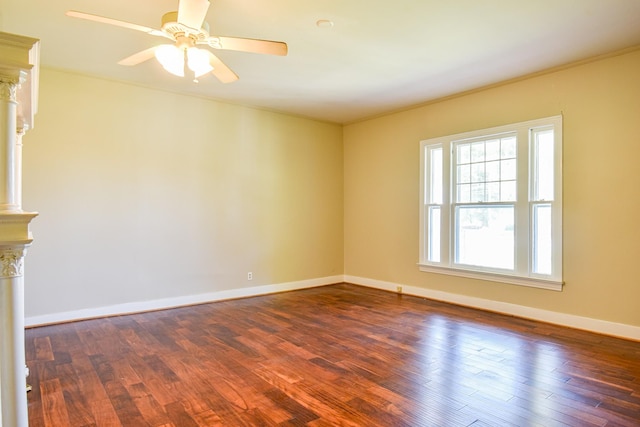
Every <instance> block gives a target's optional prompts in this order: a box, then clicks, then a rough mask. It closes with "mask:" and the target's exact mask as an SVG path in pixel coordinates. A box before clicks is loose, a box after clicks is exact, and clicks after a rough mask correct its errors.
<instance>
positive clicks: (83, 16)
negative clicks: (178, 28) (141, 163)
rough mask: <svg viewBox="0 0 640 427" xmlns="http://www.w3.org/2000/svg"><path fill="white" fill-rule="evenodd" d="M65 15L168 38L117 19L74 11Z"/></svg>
mask: <svg viewBox="0 0 640 427" xmlns="http://www.w3.org/2000/svg"><path fill="white" fill-rule="evenodd" d="M65 15H67V16H70V17H72V18H79V19H86V20H87V21H94V22H100V23H102V24H108V25H115V26H116V27H122V28H128V29H130V30H135V31H141V32H143V33H147V34H151V35H152V36H158V37H167V38H171V37H168V36H167V35H166V34H165V33H163V32H162V31H160V30H156V29H154V28H149V27H145V26H144V25H138V24H133V23H131V22H126V21H120V20H117V19H111V18H106V17H104V16H100V15H93V14H91V13H84V12H78V11H76V10H68V11H67V12H65Z"/></svg>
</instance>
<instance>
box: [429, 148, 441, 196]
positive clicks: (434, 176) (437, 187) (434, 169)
mask: <svg viewBox="0 0 640 427" xmlns="http://www.w3.org/2000/svg"><path fill="white" fill-rule="evenodd" d="M429 152H430V154H431V164H430V171H431V179H430V180H429V181H430V183H431V191H430V192H429V194H430V196H429V197H430V201H431V203H436V204H442V185H443V183H442V147H438V148H432V149H430V150H429Z"/></svg>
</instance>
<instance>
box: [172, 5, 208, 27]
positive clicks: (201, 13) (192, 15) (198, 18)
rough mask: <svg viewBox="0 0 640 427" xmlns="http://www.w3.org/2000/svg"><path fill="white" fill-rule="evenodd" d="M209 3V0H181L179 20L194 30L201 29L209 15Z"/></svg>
mask: <svg viewBox="0 0 640 427" xmlns="http://www.w3.org/2000/svg"><path fill="white" fill-rule="evenodd" d="M209 4H210V3H209V0H180V2H179V4H178V22H179V23H180V24H182V25H186V26H187V27H189V28H193V29H194V30H199V29H200V28H202V23H203V22H204V18H205V17H206V16H207V11H208V10H209Z"/></svg>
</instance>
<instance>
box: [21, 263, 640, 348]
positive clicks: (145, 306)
mask: <svg viewBox="0 0 640 427" xmlns="http://www.w3.org/2000/svg"><path fill="white" fill-rule="evenodd" d="M342 282H347V283H353V284H354V285H360V286H366V287H369V288H375V289H381V290H385V291H391V292H396V291H397V287H398V286H402V293H404V294H407V295H412V296H418V297H424V298H429V299H433V300H437V301H442V302H448V303H452V304H458V305H463V306H467V307H472V308H478V309H481V310H488V311H494V312H497V313H503V314H509V315H512V316H517V317H522V318H525V319H531V320H538V321H541V322H546V323H553V324H556V325H560V326H567V327H570V328H576V329H582V330H585V331H590V332H596V333H600V334H605V335H611V336H615V337H620V338H625V339H630V340H634V341H640V327H638V326H632V325H626V324H623V323H615V322H608V321H606V320H599V319H592V318H589V317H582V316H575V315H572V314H566V313H558V312H555V311H548V310H542V309H539V308H533V307H526V306H523V305H517V304H511V303H506V302H500V301H493V300H488V299H483V298H477V297H470V296H466V295H459V294H453V293H449V292H443V291H436V290H433V289H425V288H420V287H417V286H408V285H405V284H402V283H393V282H386V281H382V280H375V279H369V278H365V277H358V276H349V275H345V276H343V275H337V276H329V277H321V278H317V279H309V280H301V281H296V282H287V283H279V284H275V285H264V286H255V287H251V288H239V289H229V290H225V291H218V292H210V293H206V294H198V295H187V296H181V297H175V298H164V299H158V300H152V301H140V302H131V303H125V304H117V305H111V306H105V307H96V308H88V309H82V310H74V311H65V312H61V313H52V314H45V315H41V316H30V317H27V318H26V319H25V325H26V326H27V327H33V326H40V325H47V324H52V323H63V322H71V321H76V320H83V319H93V318H96V317H106V316H115V315H120V314H131V313H140V312H144V311H152V310H162V309H167V308H175V307H181V306H187V305H194V304H203V303H207V302H214V301H222V300H227V299H234V298H245V297H252V296H258V295H266V294H272V293H277V292H285V291H294V290H298V289H306V288H313V287H317V286H326V285H331V284H334V283H342Z"/></svg>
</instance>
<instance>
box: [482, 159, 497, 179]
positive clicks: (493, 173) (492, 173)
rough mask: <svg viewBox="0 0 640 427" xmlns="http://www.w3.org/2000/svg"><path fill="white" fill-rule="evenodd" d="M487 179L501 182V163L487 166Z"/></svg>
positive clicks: (490, 163) (492, 163) (489, 163)
mask: <svg viewBox="0 0 640 427" xmlns="http://www.w3.org/2000/svg"><path fill="white" fill-rule="evenodd" d="M485 177H486V179H487V181H500V162H487V163H486V164H485Z"/></svg>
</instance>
